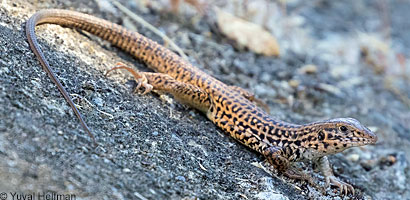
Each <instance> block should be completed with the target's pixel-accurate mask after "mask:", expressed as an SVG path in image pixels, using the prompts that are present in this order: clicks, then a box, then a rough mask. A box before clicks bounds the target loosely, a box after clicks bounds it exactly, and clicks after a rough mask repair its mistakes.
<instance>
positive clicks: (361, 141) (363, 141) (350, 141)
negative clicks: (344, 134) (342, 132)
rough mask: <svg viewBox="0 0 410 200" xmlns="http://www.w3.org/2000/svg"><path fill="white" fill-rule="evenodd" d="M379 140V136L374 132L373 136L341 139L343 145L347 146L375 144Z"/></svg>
mask: <svg viewBox="0 0 410 200" xmlns="http://www.w3.org/2000/svg"><path fill="white" fill-rule="evenodd" d="M376 142H377V136H376V135H375V134H373V136H371V137H368V138H367V137H366V138H364V137H353V138H345V139H343V140H342V141H341V143H342V144H343V146H345V145H347V146H345V147H355V146H364V145H368V144H375V143H376Z"/></svg>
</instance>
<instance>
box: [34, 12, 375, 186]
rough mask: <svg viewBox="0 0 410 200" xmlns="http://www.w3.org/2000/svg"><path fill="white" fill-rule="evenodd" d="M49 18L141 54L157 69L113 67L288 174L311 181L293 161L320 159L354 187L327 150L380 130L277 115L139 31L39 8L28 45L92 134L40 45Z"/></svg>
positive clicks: (371, 137)
mask: <svg viewBox="0 0 410 200" xmlns="http://www.w3.org/2000/svg"><path fill="white" fill-rule="evenodd" d="M45 23H50V24H59V25H61V26H66V27H72V28H77V29H82V30H85V31H88V32H90V33H92V34H95V35H97V36H99V37H101V38H103V39H105V40H108V41H109V42H111V43H112V44H114V45H115V46H117V47H119V48H121V49H122V50H124V51H126V52H128V53H130V54H131V55H133V56H135V57H136V58H138V59H140V60H142V61H143V62H145V63H146V64H148V66H149V67H150V68H152V69H153V70H155V71H156V72H158V73H147V72H136V71H134V70H133V69H131V68H129V67H126V66H124V65H121V64H120V65H119V66H118V67H116V68H113V69H112V70H116V69H126V70H128V71H130V72H131V73H132V74H133V76H134V77H135V79H136V80H137V82H138V83H139V85H138V88H139V87H142V88H144V89H145V92H149V91H150V90H151V89H155V90H162V91H166V92H169V93H171V94H173V95H174V96H175V98H176V99H178V100H181V101H182V102H184V103H187V104H189V105H191V106H192V107H194V108H197V109H199V110H201V111H203V112H204V113H206V116H207V117H208V118H209V119H210V120H211V121H212V122H213V123H215V124H216V125H217V126H218V127H220V128H221V129H223V130H224V131H226V132H227V133H229V135H230V136H231V137H233V138H235V139H236V140H237V141H239V142H240V143H242V144H244V145H246V146H248V147H249V148H251V149H253V150H255V151H257V152H259V153H261V154H263V155H264V156H265V157H266V158H267V160H268V162H269V163H271V164H272V165H273V166H274V167H275V168H276V169H278V170H279V171H281V172H283V173H284V174H285V175H287V176H288V177H291V178H296V179H303V180H307V181H309V182H310V183H312V179H311V178H310V176H308V175H306V174H303V173H301V172H300V171H297V170H294V169H292V168H291V167H290V164H291V163H292V162H298V161H309V160H310V161H313V162H316V163H317V164H318V166H319V168H320V169H321V171H322V173H323V175H324V176H325V179H326V183H327V185H329V184H332V185H336V186H338V187H340V189H341V192H344V193H347V192H352V193H354V188H353V187H352V186H351V185H349V184H347V183H344V182H342V181H339V180H338V179H337V178H336V177H334V175H333V173H332V171H331V168H330V166H329V162H328V160H327V158H326V156H327V155H330V154H334V153H338V152H341V151H343V150H345V149H347V148H350V147H357V146H363V145H367V144H374V143H376V141H377V136H376V135H375V134H374V133H372V132H371V131H370V130H369V129H368V128H366V127H364V126H363V125H361V124H360V123H359V122H358V121H357V120H355V119H352V118H338V119H331V120H325V121H319V122H314V123H309V124H304V125H296V124H291V123H286V122H282V121H279V120H277V119H274V118H272V117H270V116H269V115H268V114H267V113H265V112H264V111H263V110H261V109H260V108H258V107H257V106H256V105H255V104H254V103H253V102H251V101H250V100H252V99H253V96H251V95H250V93H249V92H247V91H246V90H243V89H241V88H238V87H234V86H227V85H225V84H224V83H222V82H221V81H218V80H216V79H215V78H213V77H211V76H210V75H208V74H206V73H204V72H202V71H201V70H199V69H198V68H196V67H194V66H192V65H191V64H190V63H189V62H187V61H185V60H183V59H181V58H180V57H179V56H177V55H176V54H175V53H173V52H172V51H170V50H168V49H166V48H165V47H163V46H161V45H159V44H157V43H156V42H154V41H152V40H150V39H148V38H146V37H144V36H142V35H140V34H138V33H135V32H130V31H127V30H126V29H125V28H123V27H121V26H119V25H116V24H113V23H111V22H108V21H106V20H103V19H99V18H96V17H93V16H90V15H86V14H82V13H78V12H73V11H67V10H42V11H39V12H37V13H35V14H34V15H33V16H32V17H31V18H30V19H29V20H28V22H27V24H26V34H27V37H28V41H29V44H30V47H31V49H32V50H33V52H34V53H35V54H36V56H37V57H38V59H39V60H40V63H41V65H42V66H43V69H44V70H45V71H46V72H47V73H48V75H49V76H50V77H51V79H52V80H53V82H54V83H56V84H57V86H58V89H59V90H60V92H61V93H62V94H63V96H64V98H65V99H66V100H67V102H68V103H69V104H70V106H71V107H72V109H73V111H74V112H75V114H76V115H77V117H78V118H79V120H80V122H81V124H82V126H83V127H84V128H85V130H86V131H87V132H88V134H89V135H90V136H91V137H92V138H93V136H92V134H91V132H90V131H89V129H88V127H87V125H86V123H85V122H84V120H83V119H82V117H81V115H80V113H79V112H78V110H77V109H76V107H75V106H74V103H73V102H72V100H71V99H70V97H69V95H68V94H67V92H66V91H65V89H64V88H63V87H62V85H61V84H60V82H59V81H58V79H57V77H56V76H55V75H54V73H53V71H52V70H51V68H50V66H49V64H48V62H47V61H46V59H45V57H44V54H43V53H42V51H41V50H40V48H39V45H38V42H37V40H36V36H35V26H36V25H39V24H45ZM110 71H111V70H110ZM110 71H109V72H110ZM138 88H137V89H138Z"/></svg>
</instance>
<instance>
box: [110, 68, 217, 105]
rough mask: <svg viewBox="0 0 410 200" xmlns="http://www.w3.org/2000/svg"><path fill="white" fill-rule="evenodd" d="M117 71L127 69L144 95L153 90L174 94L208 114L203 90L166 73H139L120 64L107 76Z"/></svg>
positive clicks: (208, 101) (206, 94)
mask: <svg viewBox="0 0 410 200" xmlns="http://www.w3.org/2000/svg"><path fill="white" fill-rule="evenodd" d="M117 69H125V70H127V71H128V72H130V73H131V74H132V75H133V76H134V78H135V81H137V83H138V85H137V87H136V90H137V91H138V90H139V89H140V88H141V87H142V88H143V89H144V92H143V94H146V93H148V92H150V91H151V90H158V91H163V92H167V93H170V94H172V95H173V96H174V97H175V99H177V100H178V101H180V102H181V103H184V104H187V105H189V106H191V107H194V108H196V109H198V110H200V111H202V112H205V113H206V112H207V111H208V109H209V107H210V100H209V95H208V93H206V92H205V91H204V90H202V89H201V88H199V87H197V86H194V85H191V84H188V83H184V82H180V81H177V80H175V79H174V78H172V77H171V76H169V75H168V74H164V73H153V72H137V71H135V70H134V69H133V68H130V67H127V66H125V65H124V64H122V63H118V64H117V66H116V67H114V68H112V69H110V70H108V71H107V73H106V75H107V74H108V73H110V72H111V71H114V70H117Z"/></svg>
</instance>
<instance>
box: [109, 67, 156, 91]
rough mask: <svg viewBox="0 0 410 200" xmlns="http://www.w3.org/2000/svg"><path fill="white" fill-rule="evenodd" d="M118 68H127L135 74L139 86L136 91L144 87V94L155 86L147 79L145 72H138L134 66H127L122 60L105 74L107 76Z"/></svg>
mask: <svg viewBox="0 0 410 200" xmlns="http://www.w3.org/2000/svg"><path fill="white" fill-rule="evenodd" d="M117 69H125V70H127V71H128V72H130V73H131V74H132V76H134V79H135V81H136V82H137V87H136V88H135V90H134V91H135V92H139V89H140V88H143V89H144V92H142V94H147V93H148V92H151V90H152V89H153V86H152V85H151V84H149V83H148V79H147V77H145V75H144V74H143V73H141V72H137V71H135V70H134V69H133V68H131V67H127V66H126V65H125V64H123V63H121V62H118V63H117V64H116V66H115V67H113V68H112V69H110V70H108V71H107V72H106V73H105V75H106V76H107V75H108V73H110V72H111V71H114V70H117Z"/></svg>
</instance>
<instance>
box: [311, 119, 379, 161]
mask: <svg viewBox="0 0 410 200" xmlns="http://www.w3.org/2000/svg"><path fill="white" fill-rule="evenodd" d="M305 129H307V130H310V131H311V133H313V134H306V135H304V136H303V137H305V138H306V139H305V138H304V140H305V141H306V143H305V147H307V148H308V149H309V150H311V152H316V154H318V155H317V156H323V155H328V154H333V153H338V152H342V151H343V150H345V149H347V148H350V147H357V146H363V145H367V144H374V143H376V141H377V136H376V135H375V134H374V133H373V132H372V131H371V130H369V129H368V128H367V127H365V126H363V125H362V124H360V122H359V121H357V120H356V119H353V118H337V119H331V120H326V121H320V122H315V123H312V124H309V125H306V127H305Z"/></svg>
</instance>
